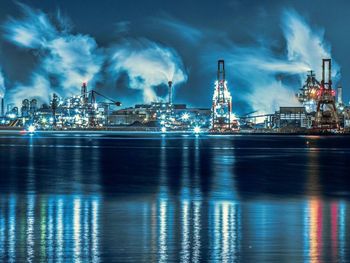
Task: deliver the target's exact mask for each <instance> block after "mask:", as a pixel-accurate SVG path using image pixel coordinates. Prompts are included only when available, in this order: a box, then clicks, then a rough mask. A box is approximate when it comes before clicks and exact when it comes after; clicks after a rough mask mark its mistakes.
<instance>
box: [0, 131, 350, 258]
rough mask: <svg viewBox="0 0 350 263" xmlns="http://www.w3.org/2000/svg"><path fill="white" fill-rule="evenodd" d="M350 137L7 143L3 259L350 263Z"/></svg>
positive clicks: (1, 156)
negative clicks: (349, 234)
mask: <svg viewBox="0 0 350 263" xmlns="http://www.w3.org/2000/svg"><path fill="white" fill-rule="evenodd" d="M349 161H350V137H341V136H339V137H338V136H336V137H312V136H311V137H305V136H208V135H203V136H202V135H200V136H194V135H181V134H180V135H176V134H172V135H169V134H168V135H165V136H162V135H160V134H115V135H111V134H102V133H101V134H95V135H94V136H87V135H86V134H56V135H55V134H44V133H43V134H35V135H33V136H29V135H14V134H12V135H11V134H2V135H0V262H1V261H3V262H25V261H28V262H47V261H51V262H72V261H74V262H350V255H349V248H350V240H349V236H348V235H347V234H346V233H347V232H348V231H349V230H350V229H349V224H350V221H349V220H350V219H349V213H350V207H349V205H350V202H349V201H350V180H349V178H348V177H349V176H350V175H349V174H350V173H349V171H348V170H349Z"/></svg>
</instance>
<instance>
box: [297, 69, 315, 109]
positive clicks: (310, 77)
mask: <svg viewBox="0 0 350 263" xmlns="http://www.w3.org/2000/svg"><path fill="white" fill-rule="evenodd" d="M320 87H321V83H320V82H319V81H318V80H317V79H316V76H315V74H314V72H313V71H312V70H310V71H309V74H307V76H306V81H305V83H304V85H303V87H302V88H301V89H300V92H299V93H298V94H297V98H298V101H299V102H300V103H301V104H302V105H303V106H305V109H306V111H307V112H315V111H316V104H317V103H316V101H317V92H318V91H319V89H320Z"/></svg>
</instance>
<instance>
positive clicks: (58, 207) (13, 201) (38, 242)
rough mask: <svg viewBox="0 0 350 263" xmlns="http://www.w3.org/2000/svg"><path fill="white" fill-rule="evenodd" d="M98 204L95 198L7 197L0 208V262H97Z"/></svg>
mask: <svg viewBox="0 0 350 263" xmlns="http://www.w3.org/2000/svg"><path fill="white" fill-rule="evenodd" d="M3 198H4V196H2V200H4V199H3ZM25 199H27V200H25ZM17 200H20V201H21V202H17ZM81 202H84V203H85V204H87V205H88V206H89V208H88V209H87V210H86V211H82V210H81V209H80V207H79V204H80V203H81ZM100 204H101V199H100V197H98V196H93V197H79V196H77V197H73V198H72V197H70V196H40V197H37V196H35V195H30V196H28V197H26V198H25V197H22V196H21V197H18V198H16V197H14V196H13V195H12V196H9V197H8V202H7V203H5V202H3V201H2V202H1V207H0V211H1V212H0V232H1V236H0V261H1V262H2V261H4V262H25V261H26V262H67V261H74V262H81V261H83V262H86V261H89V262H99V253H100V252H99V250H100V241H99V238H100V237H99V235H100V233H99V226H98V224H99V215H98V213H99V206H100ZM23 219H25V220H23ZM6 229H7V230H8V232H7V233H6ZM72 229H73V235H72ZM90 229H91V231H90ZM90 244H91V245H92V249H90V248H89V245H90ZM81 247H84V248H86V249H84V250H81ZM23 252H24V253H23Z"/></svg>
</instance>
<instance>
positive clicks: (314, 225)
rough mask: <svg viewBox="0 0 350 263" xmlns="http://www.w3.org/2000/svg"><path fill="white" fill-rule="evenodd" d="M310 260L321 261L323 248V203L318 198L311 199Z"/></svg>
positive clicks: (312, 262) (314, 262) (315, 262)
mask: <svg viewBox="0 0 350 263" xmlns="http://www.w3.org/2000/svg"><path fill="white" fill-rule="evenodd" d="M309 228H310V262H311V263H317V262H320V257H321V252H322V251H321V249H322V205H321V203H320V201H319V200H318V199H312V200H311V201H310V227H309Z"/></svg>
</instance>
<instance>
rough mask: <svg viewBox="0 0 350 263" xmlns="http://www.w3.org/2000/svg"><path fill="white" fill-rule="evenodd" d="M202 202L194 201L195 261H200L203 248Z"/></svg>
mask: <svg viewBox="0 0 350 263" xmlns="http://www.w3.org/2000/svg"><path fill="white" fill-rule="evenodd" d="M200 209H201V202H199V201H198V202H194V216H193V221H194V224H193V228H194V229H193V239H194V242H193V260H192V261H193V262H200V260H201V258H200V249H201V239H200V234H201V232H200V230H201V211H200Z"/></svg>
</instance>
